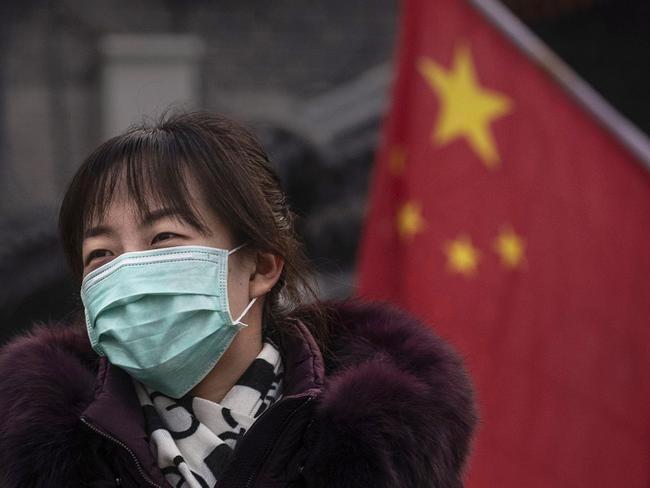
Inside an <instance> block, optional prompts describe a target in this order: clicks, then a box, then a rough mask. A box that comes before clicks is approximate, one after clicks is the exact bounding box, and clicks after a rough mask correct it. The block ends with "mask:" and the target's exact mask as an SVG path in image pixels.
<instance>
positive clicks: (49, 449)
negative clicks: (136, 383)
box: [0, 326, 95, 486]
mask: <svg viewBox="0 0 650 488" xmlns="http://www.w3.org/2000/svg"><path fill="white" fill-rule="evenodd" d="M94 361H95V357H94V353H93V351H92V349H91V348H90V345H89V344H88V341H87V339H85V338H84V337H83V336H81V335H80V334H78V333H76V332H74V331H72V330H70V329H64V328H62V327H43V326H41V327H37V328H36V329H34V330H33V331H32V332H31V333H30V334H28V335H27V336H24V337H21V338H20V339H17V340H15V341H14V342H12V343H10V344H9V345H7V346H5V347H4V348H3V349H1V350H0V371H1V372H2V378H1V380H0V412H2V415H1V416H0V459H1V460H2V463H0V466H1V467H0V484H1V485H2V486H69V485H68V484H66V483H68V482H70V481H71V480H74V479H77V476H78V474H79V472H81V471H82V469H81V467H82V459H81V454H82V453H84V446H87V442H86V441H87V438H88V434H89V433H88V432H87V430H85V429H84V427H83V425H82V424H81V422H80V421H79V416H80V414H81V412H82V411H83V409H84V408H85V407H86V405H88V404H89V403H90V402H91V400H92V398H93V388H94V384H95V375H94V373H93V371H92V366H91V365H92V364H93V363H94ZM36 476H37V478H36Z"/></svg>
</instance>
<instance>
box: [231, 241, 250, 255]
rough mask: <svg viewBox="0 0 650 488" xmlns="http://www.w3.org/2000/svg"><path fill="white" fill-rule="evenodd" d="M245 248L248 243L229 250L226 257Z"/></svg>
mask: <svg viewBox="0 0 650 488" xmlns="http://www.w3.org/2000/svg"><path fill="white" fill-rule="evenodd" d="M245 246H248V242H244V243H243V244H240V245H239V246H237V247H236V248H234V249H231V250H230V251H228V256H230V255H231V254H234V253H236V252H237V251H239V250H240V249H241V248H242V247H245Z"/></svg>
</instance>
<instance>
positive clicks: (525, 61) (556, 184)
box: [358, 0, 650, 488]
mask: <svg viewBox="0 0 650 488" xmlns="http://www.w3.org/2000/svg"><path fill="white" fill-rule="evenodd" d="M474 3H479V4H485V3H487V2H484V1H483V0H474ZM511 20H512V18H511ZM519 27H521V25H519ZM503 32H504V31H503V30H502V28H501V27H500V26H499V24H498V23H495V22H494V21H493V20H488V17H487V16H486V15H485V14H484V13H483V11H482V10H479V9H477V8H476V7H475V6H473V5H472V4H470V3H468V2H465V1H462V0H408V1H405V2H404V4H403V12H402V32H401V40H400V46H399V50H398V64H397V77H396V81H395V85H394V89H393V98H392V107H391V109H390V112H389V113H388V116H387V119H386V120H385V124H384V129H383V137H382V143H381V146H380V148H379V152H378V157H377V160H376V167H375V173H374V177H373V184H372V188H371V198H370V207H369V213H368V216H367V222H366V226H365V231H364V236H363V242H362V247H361V253H360V263H359V270H358V271H359V294H360V295H361V296H363V297H366V298H372V299H377V300H386V301H390V302H393V303H396V304H398V305H400V306H402V307H404V308H406V309H407V310H410V311H411V312H412V313H414V314H415V315H417V316H419V317H421V318H422V319H424V320H426V321H427V322H428V323H430V324H431V325H432V326H433V327H434V329H435V330H436V331H437V332H438V333H439V334H440V335H441V336H443V337H445V338H447V339H448V340H450V341H451V342H452V344H454V345H455V346H456V348H457V349H458V350H459V351H460V353H461V354H462V355H463V357H464V358H465V360H466V363H467V366H468V368H469V371H470V373H471V375H472V377H473V381H474V383H475V386H476V391H477V400H478V404H479V409H480V415H481V425H480V428H479V432H478V436H477V438H476V442H475V444H474V449H473V454H472V457H471V460H470V465H469V468H468V473H467V485H468V487H470V488H479V487H481V488H483V487H489V488H493V487H494V488H497V487H498V488H522V487H525V488H549V487H553V488H564V487H566V488H569V487H575V488H578V487H580V488H583V487H590V488H596V487H606V488H612V487H625V488H648V486H650V287H649V283H650V232H649V224H650V191H649V190H650V184H649V183H650V178H649V174H648V171H647V169H646V168H644V167H643V164H642V161H641V160H640V159H639V158H637V157H636V156H633V153H632V152H630V151H629V150H628V147H629V145H626V146H624V145H623V144H622V143H621V142H619V139H618V138H616V137H614V136H613V135H612V133H611V132H610V131H609V130H608V129H607V128H606V126H607V123H606V121H600V122H599V121H597V120H596V118H595V117H593V116H592V115H591V112H589V111H588V110H586V109H585V108H584V107H583V106H582V105H580V104H578V103H577V102H576V101H575V97H574V96H570V95H569V94H568V92H567V91H566V90H565V87H563V86H560V84H559V83H558V82H556V81H555V80H554V79H553V78H552V77H551V76H550V75H549V74H548V72H547V71H545V70H543V69H542V68H540V67H539V66H538V65H537V64H536V63H535V62H533V61H532V60H531V59H530V58H529V57H528V56H527V55H525V54H524V51H522V50H521V49H520V48H519V47H518V45H516V44H515V43H514V42H513V41H512V40H511V38H510V37H506V36H505V34H503ZM527 35H530V34H529V33H527ZM640 66H641V65H640ZM640 142H641V146H643V144H647V139H644V138H643V137H641V141H640ZM646 147H647V146H646ZM637 153H639V151H637ZM642 158H643V155H641V159H642Z"/></svg>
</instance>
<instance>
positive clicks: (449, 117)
mask: <svg viewBox="0 0 650 488" xmlns="http://www.w3.org/2000/svg"><path fill="white" fill-rule="evenodd" d="M418 69H419V71H420V73H421V74H422V76H423V77H424V78H425V79H426V80H427V82H428V83H429V85H430V86H431V88H432V90H433V91H434V92H435V93H436V95H437V96H438V98H439V100H440V111H439V115H438V120H437V122H436V126H435V129H434V132H433V142H434V144H436V145H441V146H442V145H445V144H448V143H450V142H452V141H453V140H455V139H458V138H459V137H464V138H465V139H466V140H467V142H468V143H469V145H470V146H471V148H472V149H473V150H474V152H475V153H476V154H477V155H478V156H479V158H481V160H482V161H483V164H484V165H485V166H486V167H488V168H495V167H496V166H498V165H499V161H500V159H499V153H498V152H497V147H496V142H495V141H494V137H493V135H492V132H491V129H490V123H491V122H493V121H494V120H495V119H497V118H499V117H502V116H504V115H505V114H507V113H508V112H510V111H511V110H512V101H511V100H510V99H509V98H508V97H506V96H505V95H503V94H501V93H499V92H496V91H492V90H488V89H486V88H483V87H482V86H481V85H479V82H478V78H477V76H476V72H475V70H474V63H473V62H472V56H471V54H470V50H469V47H467V46H465V45H460V46H458V47H457V48H456V50H455V53H454V61H453V66H452V67H451V68H450V69H449V70H446V69H445V68H444V67H443V66H441V65H439V64H438V63H436V62H435V61H433V60H432V59H430V58H427V57H422V58H420V59H419V60H418Z"/></svg>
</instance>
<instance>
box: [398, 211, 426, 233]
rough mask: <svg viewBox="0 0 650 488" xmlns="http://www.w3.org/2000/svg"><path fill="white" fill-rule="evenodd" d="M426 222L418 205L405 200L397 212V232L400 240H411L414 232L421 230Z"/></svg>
mask: <svg viewBox="0 0 650 488" xmlns="http://www.w3.org/2000/svg"><path fill="white" fill-rule="evenodd" d="M425 227H426V222H425V220H424V219H423V218H422V209H421V208H420V205H418V204H417V203H414V202H406V203H405V204H404V205H402V206H401V207H400V209H399V210H398V212H397V232H398V234H399V236H400V239H402V240H411V239H412V238H413V237H414V236H415V235H416V234H419V233H420V232H422V230H423V229H424V228H425Z"/></svg>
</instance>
